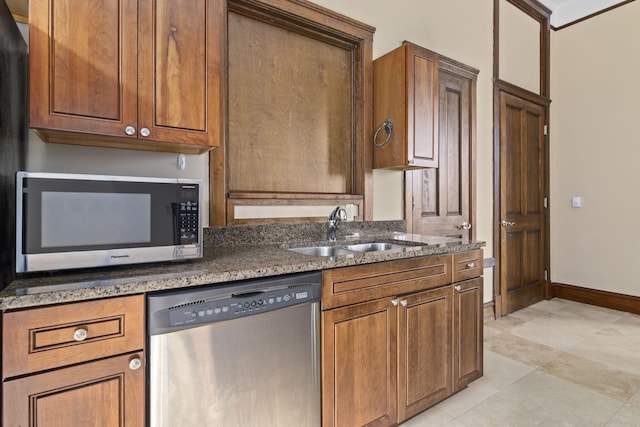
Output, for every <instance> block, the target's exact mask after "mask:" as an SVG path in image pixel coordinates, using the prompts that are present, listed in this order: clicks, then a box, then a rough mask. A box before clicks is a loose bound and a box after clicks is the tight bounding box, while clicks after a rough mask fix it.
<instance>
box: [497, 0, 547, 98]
mask: <svg viewBox="0 0 640 427" xmlns="http://www.w3.org/2000/svg"><path fill="white" fill-rule="evenodd" d="M499 8H500V21H499V22H500V55H499V61H500V64H499V70H500V71H499V74H500V79H501V80H504V81H507V82H509V83H512V84H514V85H517V86H520V87H522V88H524V89H527V90H529V91H531V92H534V93H538V94H539V93H540V23H539V22H538V21H536V20H535V19H533V18H531V17H530V16H528V15H527V14H525V13H523V12H522V11H521V10H520V9H518V8H517V7H515V6H514V5H512V4H511V3H509V2H508V1H507V0H501V1H500V6H499Z"/></svg>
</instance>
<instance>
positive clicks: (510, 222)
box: [500, 219, 516, 227]
mask: <svg viewBox="0 0 640 427" xmlns="http://www.w3.org/2000/svg"><path fill="white" fill-rule="evenodd" d="M500 224H502V226H503V227H511V226H512V225H516V222H515V221H507V220H504V219H503V220H502V222H501V223H500Z"/></svg>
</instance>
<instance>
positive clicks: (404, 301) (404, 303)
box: [400, 299, 407, 307]
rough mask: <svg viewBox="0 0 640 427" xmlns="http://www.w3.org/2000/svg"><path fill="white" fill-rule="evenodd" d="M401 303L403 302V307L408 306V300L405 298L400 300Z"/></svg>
mask: <svg viewBox="0 0 640 427" xmlns="http://www.w3.org/2000/svg"><path fill="white" fill-rule="evenodd" d="M400 304H402V306H403V307H406V306H407V300H406V299H403V300H402V301H400Z"/></svg>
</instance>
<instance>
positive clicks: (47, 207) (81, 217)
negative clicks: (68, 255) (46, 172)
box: [22, 177, 197, 254]
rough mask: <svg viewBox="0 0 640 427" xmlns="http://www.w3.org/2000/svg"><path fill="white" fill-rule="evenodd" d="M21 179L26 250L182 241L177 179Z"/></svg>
mask: <svg viewBox="0 0 640 427" xmlns="http://www.w3.org/2000/svg"><path fill="white" fill-rule="evenodd" d="M23 179H24V181H23V212H22V216H23V218H22V220H23V222H24V226H23V241H22V242H23V246H24V247H23V249H24V253H25V254H36V253H51V252H67V251H87V250H99V249H118V248H130V247H152V246H171V245H175V244H179V243H181V242H182V243H185V242H184V239H183V238H182V239H181V237H184V236H181V232H180V226H181V221H180V208H181V207H180V205H181V202H182V204H183V205H184V203H186V201H185V200H184V199H183V200H182V201H181V200H180V197H181V195H182V197H184V196H185V194H184V192H182V194H181V191H180V184H176V183H160V182H131V181H96V180H69V179H51V178H34V177H27V178H23ZM195 194H197V189H196V190H195ZM196 200H197V198H196V199H195V200H194V202H195V203H197V202H196ZM188 203H189V204H191V201H189V202H188ZM195 212H196V210H195V208H194V213H195ZM196 241H197V237H196Z"/></svg>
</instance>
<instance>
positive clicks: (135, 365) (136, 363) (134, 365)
mask: <svg viewBox="0 0 640 427" xmlns="http://www.w3.org/2000/svg"><path fill="white" fill-rule="evenodd" d="M141 366H142V361H140V358H139V357H135V358H133V359H131V360H130V361H129V369H131V370H132V371H135V370H137V369H139V368H140V367H141Z"/></svg>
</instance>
